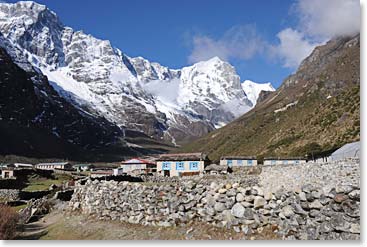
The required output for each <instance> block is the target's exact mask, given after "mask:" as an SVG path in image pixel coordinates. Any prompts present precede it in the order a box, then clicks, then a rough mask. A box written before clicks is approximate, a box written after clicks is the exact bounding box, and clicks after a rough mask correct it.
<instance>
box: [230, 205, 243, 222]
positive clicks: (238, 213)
mask: <svg viewBox="0 0 367 247" xmlns="http://www.w3.org/2000/svg"><path fill="white" fill-rule="evenodd" d="M231 213H232V215H233V216H235V217H237V218H243V216H244V214H245V208H244V207H243V206H242V204H241V203H236V204H235V205H234V206H233V207H232V209H231Z"/></svg>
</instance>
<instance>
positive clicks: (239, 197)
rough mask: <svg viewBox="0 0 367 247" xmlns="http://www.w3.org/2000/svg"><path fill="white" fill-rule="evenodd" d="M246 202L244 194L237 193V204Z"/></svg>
mask: <svg viewBox="0 0 367 247" xmlns="http://www.w3.org/2000/svg"><path fill="white" fill-rule="evenodd" d="M244 200H245V197H244V196H243V195H242V193H237V195H236V201H237V202H243V201H244Z"/></svg>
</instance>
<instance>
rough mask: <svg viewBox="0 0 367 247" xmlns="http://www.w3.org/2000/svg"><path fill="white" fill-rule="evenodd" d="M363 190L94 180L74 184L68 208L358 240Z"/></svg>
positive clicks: (110, 216)
mask: <svg viewBox="0 0 367 247" xmlns="http://www.w3.org/2000/svg"><path fill="white" fill-rule="evenodd" d="M359 195H360V190H359V188H358V187H353V186H338V187H336V188H333V189H331V190H330V191H328V192H327V193H325V192H324V190H323V189H322V188H318V187H315V186H314V185H304V186H302V188H301V189H300V190H299V191H296V192H294V191H290V192H285V191H276V192H275V193H270V192H264V190H263V189H262V188H261V187H259V186H248V185H247V184H246V183H229V182H225V183H223V182H211V183H210V184H209V185H208V184H206V183H201V182H200V181H193V180H185V181H181V182H179V183H172V184H151V183H146V184H144V183H143V184H142V183H130V182H116V181H97V180H95V181H91V180H88V181H87V182H86V183H85V184H84V185H81V184H79V183H77V184H76V187H75V192H74V194H73V197H72V200H71V201H70V203H69V210H70V211H71V212H75V213H83V214H86V215H89V216H94V217H96V218H98V219H101V220H114V221H123V222H129V223H135V224H143V225H158V226H166V227H169V226H173V225H177V224H182V223H183V224H184V223H187V222H190V221H201V222H206V223H208V224H213V225H215V226H217V227H224V228H233V229H234V230H235V231H237V232H240V231H242V232H244V233H245V234H250V233H253V232H256V231H257V232H260V231H262V230H263V229H264V227H270V228H271V229H272V230H273V231H274V232H276V233H277V234H278V235H279V238H282V239H359V238H360V215H359V207H360V202H359V201H360V199H359V198H360V196H359Z"/></svg>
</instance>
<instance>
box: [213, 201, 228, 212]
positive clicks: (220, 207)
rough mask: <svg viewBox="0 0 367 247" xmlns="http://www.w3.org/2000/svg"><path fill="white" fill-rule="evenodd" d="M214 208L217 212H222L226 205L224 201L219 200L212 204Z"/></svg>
mask: <svg viewBox="0 0 367 247" xmlns="http://www.w3.org/2000/svg"><path fill="white" fill-rule="evenodd" d="M214 209H215V211H218V212H222V211H223V210H225V209H226V206H225V204H224V203H221V202H217V203H216V204H215V205H214Z"/></svg>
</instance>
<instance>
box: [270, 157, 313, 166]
mask: <svg viewBox="0 0 367 247" xmlns="http://www.w3.org/2000/svg"><path fill="white" fill-rule="evenodd" d="M306 162H307V160H306V159H305V158H298V157H294V158H280V157H268V158H264V166H274V165H301V164H306Z"/></svg>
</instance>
